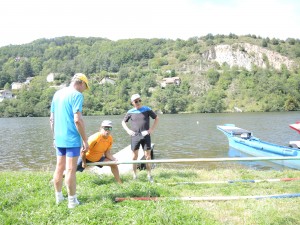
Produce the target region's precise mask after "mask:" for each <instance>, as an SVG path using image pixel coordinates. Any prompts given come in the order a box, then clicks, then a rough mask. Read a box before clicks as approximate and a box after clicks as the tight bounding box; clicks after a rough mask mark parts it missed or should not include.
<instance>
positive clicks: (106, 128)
mask: <svg viewBox="0 0 300 225" xmlns="http://www.w3.org/2000/svg"><path fill="white" fill-rule="evenodd" d="M103 129H104V130H106V131H108V130H112V127H103Z"/></svg>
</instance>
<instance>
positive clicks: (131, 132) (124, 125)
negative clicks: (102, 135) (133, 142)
mask: <svg viewBox="0 0 300 225" xmlns="http://www.w3.org/2000/svg"><path fill="white" fill-rule="evenodd" d="M122 126H123V128H124V130H126V132H127V134H129V135H130V136H134V135H135V132H134V131H133V130H130V129H129V128H128V126H127V124H126V122H125V121H124V120H123V121H122Z"/></svg>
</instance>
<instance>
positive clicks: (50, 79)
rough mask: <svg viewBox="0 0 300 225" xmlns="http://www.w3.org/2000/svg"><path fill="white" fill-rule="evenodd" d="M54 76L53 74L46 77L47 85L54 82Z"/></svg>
mask: <svg viewBox="0 0 300 225" xmlns="http://www.w3.org/2000/svg"><path fill="white" fill-rule="evenodd" d="M54 76H55V74H54V73H49V74H48V76H47V82H48V83H51V82H53V81H54Z"/></svg>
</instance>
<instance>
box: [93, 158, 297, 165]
mask: <svg viewBox="0 0 300 225" xmlns="http://www.w3.org/2000/svg"><path fill="white" fill-rule="evenodd" d="M272 160H300V157H295V156H278V157H241V158H237V157H235V158H193V159H153V160H129V161H121V160H120V161H109V162H92V163H87V165H89V166H97V165H100V166H109V165H119V164H140V163H180V162H232V161H272Z"/></svg>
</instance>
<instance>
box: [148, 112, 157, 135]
mask: <svg viewBox="0 0 300 225" xmlns="http://www.w3.org/2000/svg"><path fill="white" fill-rule="evenodd" d="M158 120H159V118H158V116H156V118H155V119H154V123H153V124H152V126H151V127H150V129H149V131H148V132H149V134H151V133H153V131H154V130H155V128H156V127H157V124H158Z"/></svg>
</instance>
